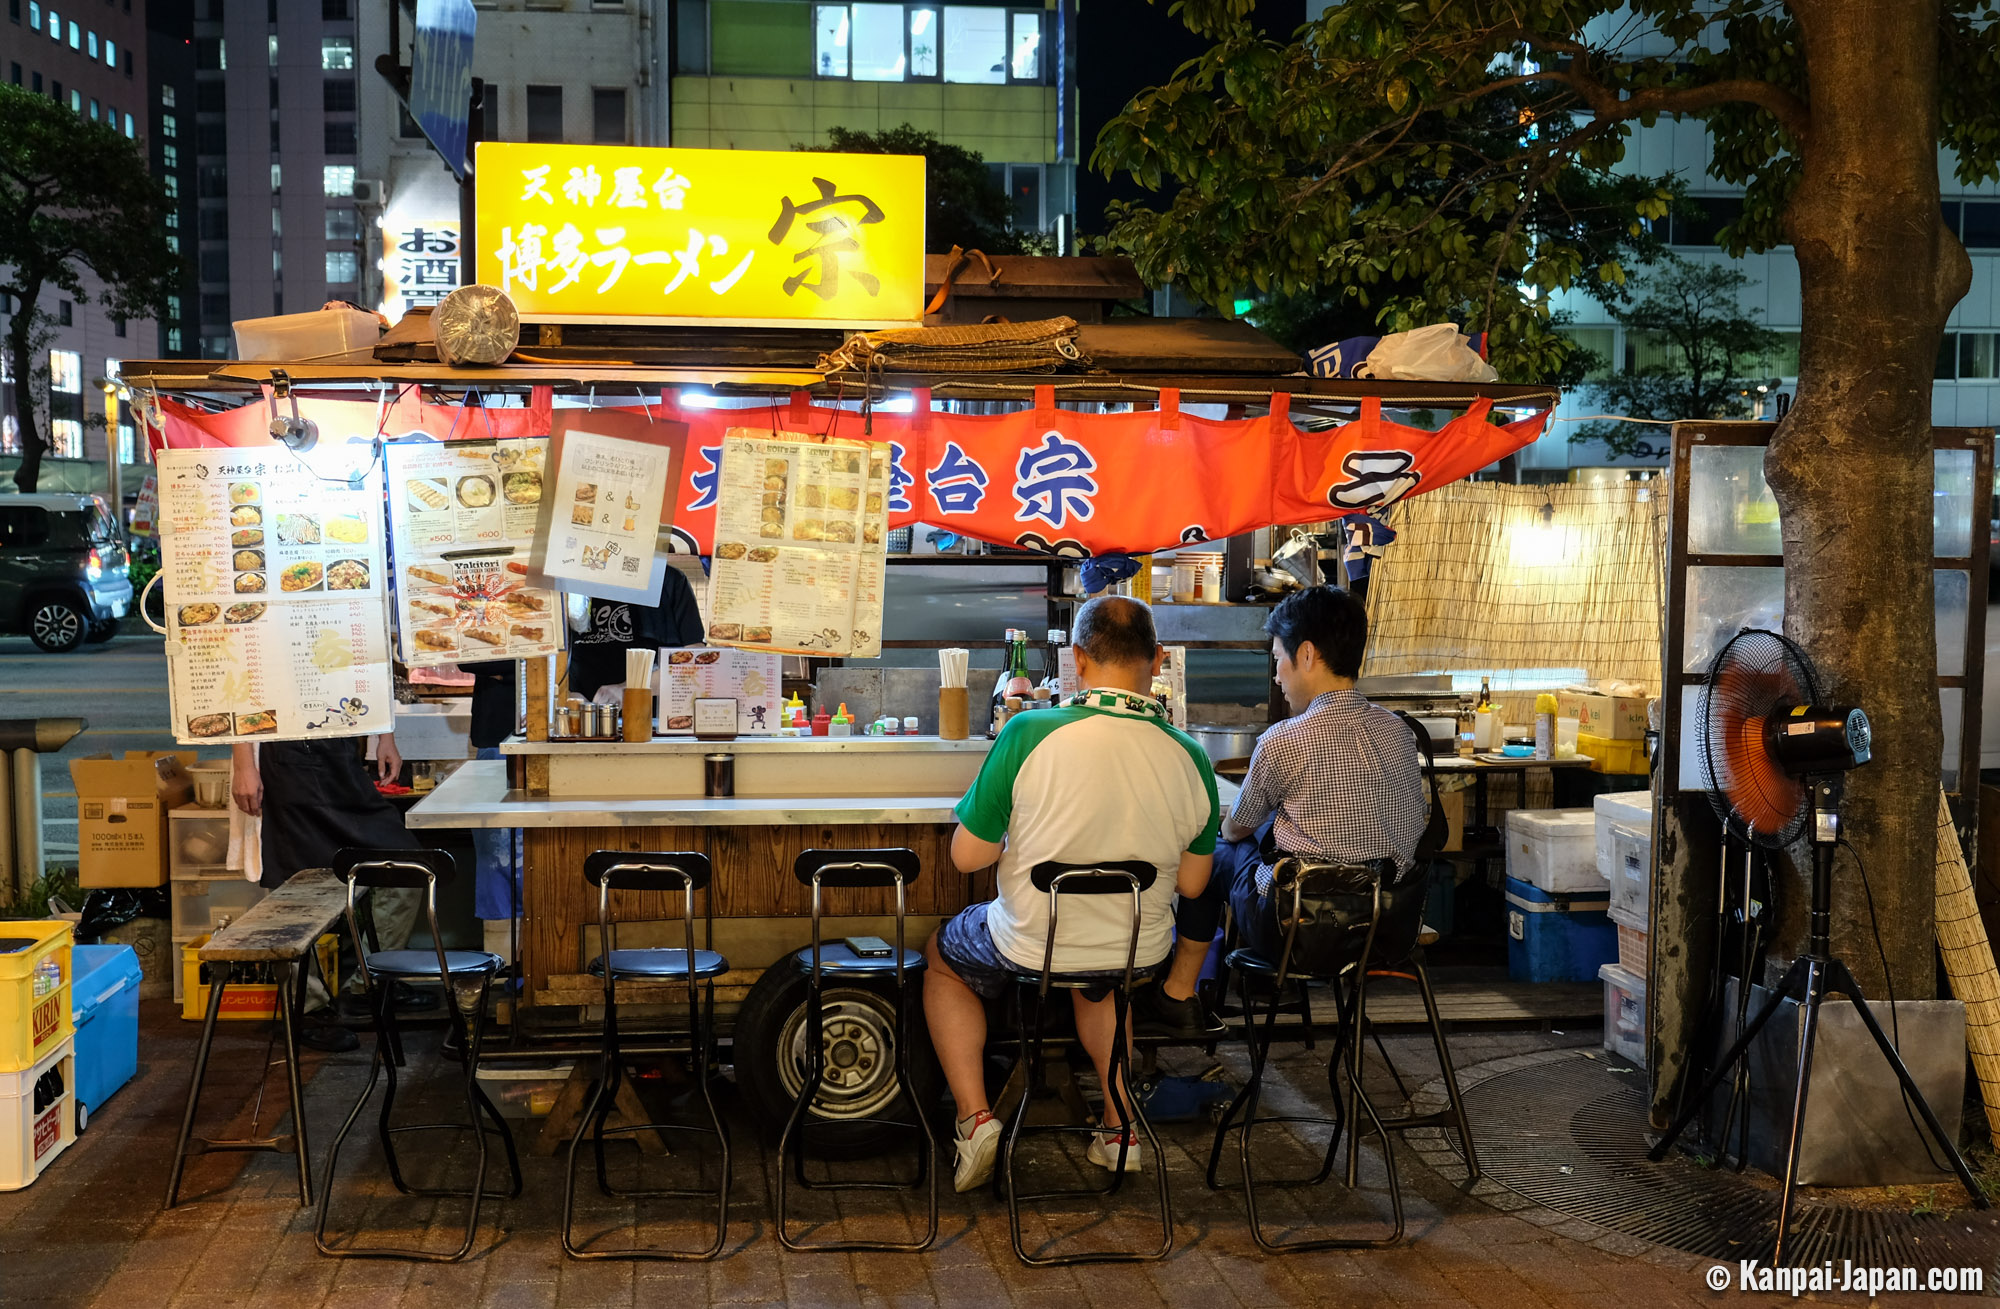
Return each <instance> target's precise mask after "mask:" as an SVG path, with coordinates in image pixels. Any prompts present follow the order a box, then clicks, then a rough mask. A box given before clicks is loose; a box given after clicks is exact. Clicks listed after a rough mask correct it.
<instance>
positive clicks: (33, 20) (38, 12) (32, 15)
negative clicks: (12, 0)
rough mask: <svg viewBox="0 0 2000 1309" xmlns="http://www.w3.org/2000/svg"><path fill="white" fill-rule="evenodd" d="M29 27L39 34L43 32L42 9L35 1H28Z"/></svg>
mask: <svg viewBox="0 0 2000 1309" xmlns="http://www.w3.org/2000/svg"><path fill="white" fill-rule="evenodd" d="M28 26H29V28H30V29H32V30H34V31H37V32H39V31H41V30H42V7H41V5H39V4H37V3H35V0H28Z"/></svg>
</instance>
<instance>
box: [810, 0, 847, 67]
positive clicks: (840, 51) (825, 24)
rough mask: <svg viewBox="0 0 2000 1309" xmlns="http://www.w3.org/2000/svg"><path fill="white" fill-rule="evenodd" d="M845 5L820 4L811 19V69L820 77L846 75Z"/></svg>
mask: <svg viewBox="0 0 2000 1309" xmlns="http://www.w3.org/2000/svg"><path fill="white" fill-rule="evenodd" d="M847 37H848V28H847V6H846V5H821V6H819V8H818V9H817V11H815V16H814V20H813V71H814V72H815V73H818V74H819V75H820V76H821V77H846V76H847Z"/></svg>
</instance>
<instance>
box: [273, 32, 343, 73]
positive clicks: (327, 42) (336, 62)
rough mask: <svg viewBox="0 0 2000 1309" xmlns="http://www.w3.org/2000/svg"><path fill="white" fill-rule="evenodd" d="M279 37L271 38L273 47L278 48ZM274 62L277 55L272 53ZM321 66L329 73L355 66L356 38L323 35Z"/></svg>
mask: <svg viewBox="0 0 2000 1309" xmlns="http://www.w3.org/2000/svg"><path fill="white" fill-rule="evenodd" d="M277 41H278V38H276V37H275V36H274V37H272V38H271V48H272V50H273V51H276V49H277ZM272 62H273V63H275V62H277V56H276V54H275V53H274V54H273V55H272ZM319 66H320V67H321V68H322V69H324V70H325V71H327V72H329V73H337V72H345V71H347V70H348V69H351V68H353V67H354V38H353V37H351V36H323V37H321V38H320V39H319Z"/></svg>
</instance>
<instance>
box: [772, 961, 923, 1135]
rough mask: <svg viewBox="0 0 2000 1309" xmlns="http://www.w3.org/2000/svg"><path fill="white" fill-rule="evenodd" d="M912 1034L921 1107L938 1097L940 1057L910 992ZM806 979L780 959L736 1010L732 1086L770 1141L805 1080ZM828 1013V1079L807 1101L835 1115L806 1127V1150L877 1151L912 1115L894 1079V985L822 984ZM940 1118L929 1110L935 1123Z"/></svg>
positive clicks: (817, 1111) (816, 1112) (817, 1117)
mask: <svg viewBox="0 0 2000 1309" xmlns="http://www.w3.org/2000/svg"><path fill="white" fill-rule="evenodd" d="M911 1000H912V1007H913V1009H914V1010H915V1012H914V1013H913V1014H912V1019H913V1021H912V1022H911V1024H910V1030H909V1037H910V1039H911V1040H912V1041H913V1042H914V1043H915V1044H914V1047H913V1048H912V1050H911V1061H910V1062H911V1069H910V1075H911V1079H912V1080H913V1081H914V1082H915V1084H916V1085H915V1090H916V1092H917V1094H919V1095H921V1096H923V1097H925V1100H924V1104H925V1106H926V1107H927V1108H928V1107H930V1106H932V1105H935V1104H936V1103H937V1102H938V1086H939V1076H938V1067H937V1060H936V1058H935V1057H934V1056H933V1055H932V1054H931V1048H930V1039H929V1037H928V1035H927V1034H926V1033H925V1031H924V1025H923V1008H922V1005H921V1002H920V999H919V997H914V996H913V997H912V998H911ZM805 1001H806V979H805V978H804V977H803V976H802V975H801V974H800V973H799V971H798V970H797V969H796V968H795V967H794V966H793V965H792V962H791V960H789V959H782V960H780V961H779V962H777V963H775V964H773V965H772V966H771V967H770V968H768V969H766V970H765V971H764V975H763V976H762V977H760V978H758V979H757V984H756V985H755V986H753V987H751V988H750V994H749V995H747V996H745V997H744V1000H743V1007H742V1008H741V1009H740V1010H738V1011H737V1015H736V1034H735V1037H734V1043H735V1060H736V1085H737V1088H738V1089H739V1090H740V1091H741V1092H742V1093H743V1099H744V1101H745V1102H746V1103H747V1104H748V1105H749V1106H750V1111H751V1113H752V1114H753V1115H754V1116H755V1117H756V1119H757V1122H758V1123H759V1125H761V1126H762V1127H763V1128H764V1130H765V1131H766V1133H767V1134H768V1135H769V1136H771V1137H772V1138H773V1139H775V1138H776V1137H777V1135H778V1133H779V1132H781V1131H782V1130H783V1129H784V1125H785V1120H786V1119H787V1118H789V1117H790V1116H791V1112H792V1104H793V1102H794V1101H795V1100H796V1099H797V1097H798V1094H799V1087H800V1085H801V1084H802V1083H803V1082H804V1079H805V1067H806V1045H805V1043H806V1036H807V1030H808V1024H807V1022H806V1005H805ZM820 1003H821V1006H822V1009H823V1011H824V1013H825V1021H824V1025H823V1038H822V1039H823V1044H824V1048H825V1050H826V1066H827V1077H826V1080H825V1083H824V1085H823V1086H822V1088H821V1090H820V1093H819V1095H818V1096H817V1097H816V1098H815V1100H814V1102H813V1114H812V1117H813V1120H814V1121H815V1122H816V1123H820V1124H830V1123H840V1124H843V1125H844V1126H842V1127H840V1128H832V1127H824V1126H822V1127H818V1128H817V1129H816V1130H813V1131H811V1132H810V1135H809V1144H810V1146H811V1149H812V1153H814V1154H815V1155H818V1156H819V1157H821V1158H827V1159H860V1158H866V1157H869V1156H871V1155H878V1154H881V1153H883V1152H884V1151H885V1150H888V1149H892V1148H896V1147H898V1146H901V1145H903V1144H905V1143H907V1141H908V1140H909V1130H910V1129H908V1128H906V1127H899V1126H894V1125H892V1124H890V1123H883V1122H880V1121H874V1120H881V1119H890V1120H894V1121H895V1122H900V1123H914V1122H915V1121H916V1113H915V1111H914V1110H913V1109H912V1108H911V1106H910V1102H909V1099H908V1097H906V1096H904V1095H903V1094H901V1093H900V1091H899V1090H898V1088H897V1086H896V1076H895V1071H896V1049H895V1003H896V1002H895V989H894V987H892V986H882V987H874V986H868V985H863V984H843V985H840V986H828V987H825V988H823V989H822V991H821V992H820ZM942 1121H943V1120H942V1119H938V1118H936V1116H935V1115H933V1125H934V1126H937V1130H939V1131H940V1132H942V1131H943V1127H942V1126H939V1124H941V1123H942Z"/></svg>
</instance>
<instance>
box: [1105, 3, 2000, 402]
mask: <svg viewBox="0 0 2000 1309" xmlns="http://www.w3.org/2000/svg"><path fill="white" fill-rule="evenodd" d="M1254 2H1255V0H1174V4H1173V5H1172V10H1173V12H1174V13H1176V14H1177V15H1178V16H1179V17H1180V18H1181V19H1182V21H1184V22H1185V23H1186V24H1187V25H1188V26H1189V27H1190V28H1192V29H1193V30H1194V31H1196V32H1198V33H1201V34H1204V35H1207V36H1209V37H1211V38H1212V39H1213V40H1214V41H1215V45H1214V46H1213V48H1212V49H1211V50H1210V51H1209V52H1208V53H1207V54H1206V55H1204V56H1202V57H1201V58H1199V59H1196V60H1193V61H1190V62H1189V63H1188V64H1185V65H1183V66H1182V67H1181V68H1180V69H1179V70H1177V72H1176V75H1175V77H1174V79H1173V80H1172V81H1170V82H1168V83H1167V84H1166V85H1165V86H1161V87H1157V88H1154V89H1152V90H1149V91H1147V92H1144V93H1142V94H1140V95H1138V96H1136V97H1134V98H1133V100H1132V101H1131V103H1130V104H1129V105H1128V106H1127V108H1126V111H1125V112H1124V113H1123V114H1122V115H1120V116H1119V117H1117V118H1116V119H1113V120H1112V121H1111V122H1110V123H1109V124H1108V125H1107V126H1106V127H1105V129H1104V131H1103V133H1102V134H1101V135H1100V137H1099V139H1098V143H1097V149H1096V152H1095V154H1094V156H1093V158H1092V163H1093V165H1094V166H1095V167H1097V168H1099V169H1102V170H1104V171H1106V172H1110V171H1113V170H1118V169H1123V170H1127V171H1130V172H1131V173H1132V174H1133V175H1134V176H1135V177H1137V178H1138V180H1139V181H1140V182H1141V183H1142V184H1144V185H1146V186H1149V187H1154V188H1158V189H1160V190H1161V192H1162V199H1161V202H1160V203H1159V204H1158V205H1156V206H1150V207H1148V206H1122V207H1120V208H1119V209H1118V210H1117V211H1116V212H1115V213H1114V214H1113V219H1114V226H1113V230H1112V234H1111V238H1112V241H1113V242H1114V243H1115V244H1116V245H1118V246H1119V247H1121V248H1124V249H1126V250H1129V251H1130V252H1131V253H1132V254H1133V255H1134V257H1135V258H1136V259H1137V261H1138V263H1139V267H1140V271H1141V273H1142V274H1143V275H1145V276H1146V277H1147V278H1148V279H1149V280H1154V281H1163V280H1169V279H1171V280H1174V281H1176V282H1178V283H1179V284H1180V285H1182V286H1183V287H1185V288H1186V289H1188V290H1189V291H1190V292H1191V293H1192V294H1194V295H1196V296H1197V297H1199V298H1201V299H1203V300H1206V301H1208V302H1210V303H1212V304H1215V305H1218V306H1222V305H1226V304H1227V303H1228V302H1229V301H1230V300H1232V299H1234V298H1235V297H1237V296H1239V295H1241V294H1243V293H1244V292H1245V289H1246V288H1251V287H1254V288H1256V290H1258V291H1259V292H1275V293H1278V294H1280V295H1287V296H1297V295H1302V294H1308V293H1313V292H1325V293H1328V294H1332V295H1335V296H1338V297H1342V298H1346V299H1351V300H1353V301H1356V302H1357V303H1360V304H1362V305H1365V306H1367V307H1368V308H1370V309H1371V310H1372V311H1373V313H1374V316H1375V320H1376V322H1377V323H1378V324H1379V330H1385V331H1393V330H1402V329H1406V328H1409V327H1413V326H1417V325H1420V324H1422V323H1426V322H1435V321H1439V320H1453V321H1457V322H1459V323H1460V325H1461V326H1462V327H1463V328H1465V330H1467V331H1479V330H1487V331H1490V332H1491V333H1492V334H1493V355H1494V360H1495V365H1496V367H1498V368H1499V369H1500V372H1501V375H1502V376H1503V377H1507V378H1509V379H1515V380H1527V379H1530V378H1542V377H1548V376H1551V375H1553V374H1554V373H1556V372H1558V371H1560V369H1561V364H1562V360H1563V358H1564V355H1565V353H1566V351H1567V343H1565V342H1563V341H1561V340H1560V339H1559V338H1557V337H1556V336H1555V334H1554V333H1553V332H1552V330H1551V327H1552V324H1551V322H1550V318H1549V315H1550V311H1551V300H1552V298H1553V297H1554V296H1555V295H1556V293H1558V292H1564V291H1578V292H1583V293H1587V294H1590V295H1592V296H1595V297H1597V298H1599V299H1600V300H1603V301H1604V302H1605V303H1606V304H1607V305H1612V306H1616V305H1618V304H1620V303H1622V301H1623V298H1624V295H1623V287H1624V282H1625V277H1626V268H1627V266H1628V265H1629V264H1630V263H1631V262H1632V260H1633V258H1634V257H1635V256H1636V257H1637V258H1638V259H1640V260H1644V259H1646V258H1647V257H1648V256H1649V255H1650V253H1651V249H1650V246H1649V240H1650V238H1649V237H1648V235H1647V232H1646V220H1653V219H1658V218H1662V217H1664V216H1665V215H1666V213H1667V210H1668V208H1669V206H1670V205H1671V204H1672V203H1673V200H1674V188H1673V184H1671V183H1669V182H1665V181H1661V180H1654V179H1645V178H1639V177H1634V176H1630V175H1626V174H1621V173H1620V172H1618V171H1616V170H1617V169H1618V166H1619V165H1620V164H1621V163H1622V161H1623V160H1624V157H1625V149H1626V145H1627V141H1628V138H1629V136H1630V133H1631V128H1632V125H1633V124H1635V123H1638V124H1642V125H1650V124H1651V123H1652V122H1654V121H1655V120H1656V119H1657V118H1658V117H1660V116H1661V115H1663V114H1680V115H1691V116H1695V117H1699V118H1701V119H1703V120H1705V121H1706V124H1707V128H1708V134H1709V138H1710V142H1711V145H1712V148H1713V162H1712V164H1711V169H1710V171H1711V173H1712V175H1713V176H1715V177H1716V178H1718V179H1720V180H1723V181H1729V182H1734V183H1738V184H1740V185H1742V186H1743V187H1744V188H1745V195H1744V200H1745V205H1744V213H1743V216H1742V218H1741V219H1740V220H1738V221H1737V222H1736V223H1734V224H1732V225H1731V226H1730V227H1729V228H1727V229H1725V230H1724V232H1723V233H1722V235H1721V238H1720V240H1721V244H1722V245H1723V246H1724V247H1725V248H1726V249H1729V250H1730V251H1732V252H1736V253H1741V252H1743V251H1745V250H1761V249H1765V248H1768V247H1770V246H1772V245H1774V244H1777V243H1779V242H1781V241H1782V240H1783V239H1784V221H1785V209H1786V206H1787V204H1788V203H1789V202H1790V199H1791V197H1792V194H1793V191H1794V189H1795V188H1796V186H1797V183H1798V176H1799V161H1798V156H1797V148H1798V144H1799V141H1800V140H1801V138H1802V136H1803V134H1804V132H1805V130H1806V126H1807V124H1808V122H1809V111H1808V110H1807V107H1806V103H1805V69H1804V59H1803V57H1802V53H1801V42H1800V36H1799V32H1798V29H1797V24H1796V22H1795V20H1794V18H1793V17H1792V14H1791V11H1790V10H1789V9H1788V8H1787V7H1786V6H1785V5H1783V4H1781V3H1778V2H1777V0H1636V2H1635V3H1633V4H1631V5H1614V4H1610V3H1605V2H1604V0H1344V2H1343V3H1339V4H1335V5H1332V6H1330V7H1328V8H1327V9H1326V11H1325V12H1324V14H1323V15H1322V16H1321V17H1320V18H1319V19H1318V20H1316V21H1315V22H1313V23H1309V24H1307V25H1306V26H1305V27H1303V28H1301V29H1300V30H1299V32H1298V33H1297V36H1296V39H1294V40H1293V41H1292V42H1290V43H1289V44H1283V45H1281V44H1278V43H1276V42H1274V41H1269V40H1266V39H1263V38H1262V37H1260V36H1259V35H1257V34H1256V33H1255V32H1254V31H1253V29H1252V27H1251V25H1250V22H1249V21H1248V20H1249V15H1250V13H1251V10H1252V8H1253V7H1254ZM1945 9H1946V19H1945V22H1944V24H1943V27H1942V30H1941V31H1940V33H1939V36H1940V51H1941V57H1942V59H1943V61H1944V63H1943V68H1942V70H1941V81H1942V84H1943V85H1944V86H1945V87H1946V88H1947V90H1946V94H1945V105H1944V110H1945V120H1946V121H1945V125H1944V128H1943V133H1942V140H1943V143H1944V144H1946V145H1948V146H1951V147H1953V148H1955V149H1957V150H1959V151H1960V157H1959V165H1958V172H1959V176H1960V178H1961V179H1962V180H1965V181H1974V180H1979V179H1982V178H1988V177H1994V176H2000V167H1997V166H1996V147H2000V116H1996V114H1995V111H1994V108H1993V105H1992V103H1991V97H1990V96H1984V95H1983V90H1982V89H1983V88H1986V87H1990V85H1991V81H1992V77H1991V74H1992V71H1993V69H1994V68H1995V67H1996V66H2000V55H1996V36H1995V25H1994V24H1993V23H1991V22H1990V21H1989V20H1990V18H1991V14H1992V11H1991V10H1990V8H1989V5H1988V0H1945Z"/></svg>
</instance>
